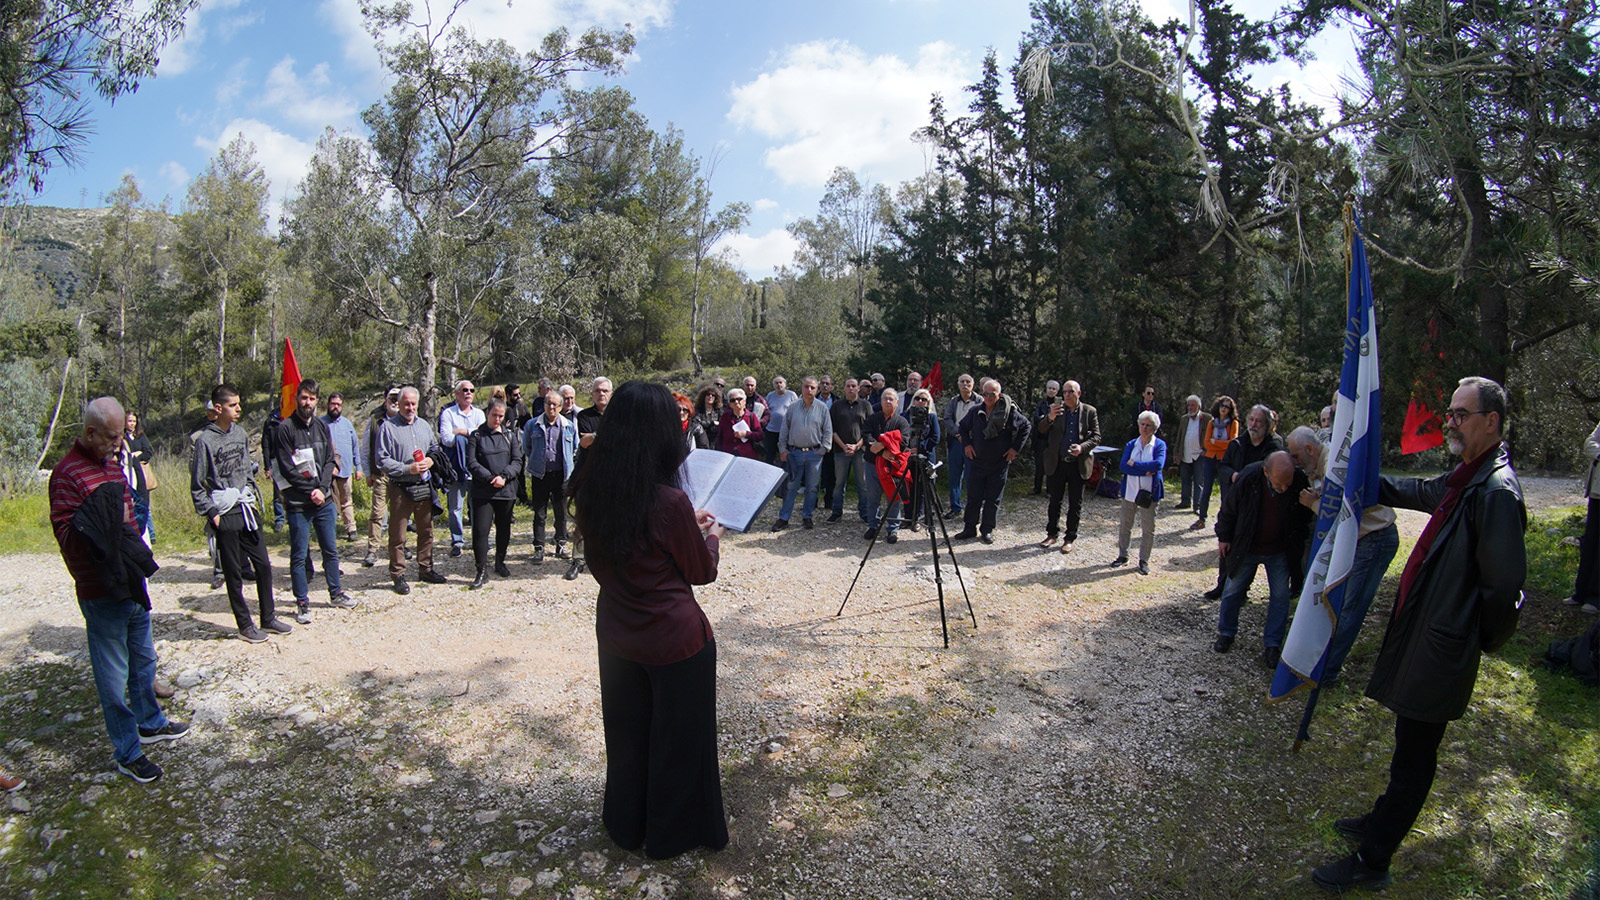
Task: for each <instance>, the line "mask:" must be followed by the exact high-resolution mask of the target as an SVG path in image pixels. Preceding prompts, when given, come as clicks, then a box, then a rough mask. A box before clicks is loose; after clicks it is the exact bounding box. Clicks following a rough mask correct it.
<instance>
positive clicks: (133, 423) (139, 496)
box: [122, 412, 156, 545]
mask: <svg viewBox="0 0 1600 900" xmlns="http://www.w3.org/2000/svg"><path fill="white" fill-rule="evenodd" d="M123 425H124V429H125V430H124V434H123V436H122V447H123V453H124V454H125V455H126V457H127V465H125V466H124V467H123V469H124V474H125V475H126V476H127V480H128V484H130V485H132V486H133V520H134V521H135V522H137V523H139V531H140V533H142V534H143V535H144V539H145V542H146V543H148V544H151V545H154V543H155V539H156V528H155V523H154V522H152V521H151V518H150V485H149V483H148V481H147V480H146V478H145V470H144V467H145V466H147V465H149V464H151V463H152V462H154V461H155V458H156V451H155V448H154V447H152V446H151V445H150V439H149V438H147V437H145V436H144V423H143V422H141V421H140V419H139V414H138V413H136V412H129V413H128V417H127V418H126V419H125V420H124V421H123Z"/></svg>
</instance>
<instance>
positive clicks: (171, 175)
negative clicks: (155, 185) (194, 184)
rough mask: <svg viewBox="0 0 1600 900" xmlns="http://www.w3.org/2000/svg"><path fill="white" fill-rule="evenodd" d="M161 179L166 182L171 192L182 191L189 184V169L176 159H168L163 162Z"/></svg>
mask: <svg viewBox="0 0 1600 900" xmlns="http://www.w3.org/2000/svg"><path fill="white" fill-rule="evenodd" d="M159 174H160V175H161V180H162V181H163V182H165V183H166V186H167V191H168V192H170V193H178V192H181V191H182V190H183V189H184V188H186V187H188V186H189V170H188V169H185V168H184V167H183V165H182V164H181V163H179V162H177V161H175V160H170V159H169V160H167V161H166V162H164V163H162V164H161V169H160V173H159Z"/></svg>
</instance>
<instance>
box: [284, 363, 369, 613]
mask: <svg viewBox="0 0 1600 900" xmlns="http://www.w3.org/2000/svg"><path fill="white" fill-rule="evenodd" d="M317 394H318V387H317V383H316V382H315V381H312V380H311V379H309V378H307V379H305V380H304V381H302V382H300V384H299V385H298V386H296V387H295V392H294V404H295V409H294V414H293V415H291V416H289V418H287V419H284V420H283V422H282V423H280V424H279V425H278V433H277V435H276V438H275V439H274V441H273V447H274V449H275V451H276V453H275V456H274V458H273V461H272V462H273V465H272V481H273V484H274V485H275V486H276V487H277V488H278V494H279V496H281V497H282V498H283V509H284V513H285V514H286V517H287V518H288V520H289V584H290V586H291V587H292V588H293V589H294V606H295V614H294V620H295V621H296V622H299V623H300V624H301V625H306V624H309V623H310V622H311V578H310V576H309V573H308V572H307V562H308V560H309V557H310V556H311V530H312V529H316V532H317V546H319V547H321V548H322V576H323V577H324V578H326V579H327V581H328V602H329V603H331V604H333V605H334V606H339V607H343V608H345V609H349V608H350V607H352V606H355V605H356V601H355V598H354V597H351V596H350V594H349V592H347V591H345V589H344V588H343V587H342V586H341V585H340V582H339V544H338V538H337V537H336V533H337V531H338V524H339V522H338V509H337V506H336V504H334V503H333V502H331V501H332V500H333V474H334V468H335V467H334V462H333V434H332V432H330V431H329V430H328V423H326V422H324V421H322V420H321V419H319V418H317Z"/></svg>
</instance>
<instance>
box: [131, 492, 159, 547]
mask: <svg viewBox="0 0 1600 900" xmlns="http://www.w3.org/2000/svg"><path fill="white" fill-rule="evenodd" d="M133 521H134V522H136V523H138V525H139V530H140V531H142V532H147V533H149V535H150V543H151V545H154V544H155V542H156V526H155V523H153V522H151V521H150V492H149V491H134V492H133Z"/></svg>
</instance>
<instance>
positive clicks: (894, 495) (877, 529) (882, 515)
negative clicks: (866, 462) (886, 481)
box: [833, 473, 900, 618]
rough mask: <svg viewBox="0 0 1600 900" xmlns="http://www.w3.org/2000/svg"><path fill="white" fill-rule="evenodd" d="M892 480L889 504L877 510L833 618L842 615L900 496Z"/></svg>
mask: <svg viewBox="0 0 1600 900" xmlns="http://www.w3.org/2000/svg"><path fill="white" fill-rule="evenodd" d="M873 477H874V478H876V477H877V474H876V473H874V474H873ZM892 480H893V481H894V490H893V491H891V492H890V493H889V505H888V507H884V508H883V509H880V510H879V515H878V524H877V525H874V526H873V527H872V540H871V541H869V542H867V552H865V553H863V554H861V563H860V564H859V565H857V566H856V577H854V578H852V579H850V588H849V590H847V591H845V592H844V599H843V600H841V601H839V609H838V611H837V612H835V613H834V614H833V615H834V617H835V618H837V617H839V616H841V615H844V607H845V604H846V603H849V602H850V595H851V594H852V593H854V592H855V589H856V582H858V581H860V580H861V570H862V569H865V568H866V567H867V559H868V558H869V557H871V556H872V548H873V547H876V546H878V535H879V534H881V533H882V531H881V529H882V528H883V526H884V524H885V523H884V520H885V519H887V518H888V510H889V508H891V507H893V506H894V501H895V500H897V499H899V497H900V481H899V480H898V479H892Z"/></svg>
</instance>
